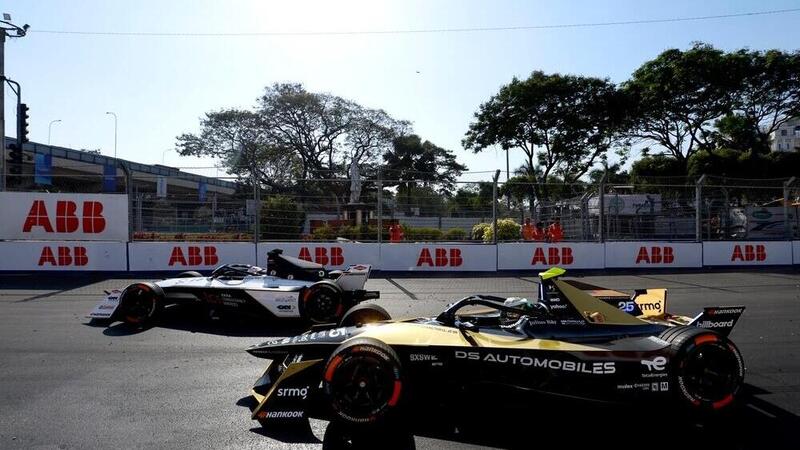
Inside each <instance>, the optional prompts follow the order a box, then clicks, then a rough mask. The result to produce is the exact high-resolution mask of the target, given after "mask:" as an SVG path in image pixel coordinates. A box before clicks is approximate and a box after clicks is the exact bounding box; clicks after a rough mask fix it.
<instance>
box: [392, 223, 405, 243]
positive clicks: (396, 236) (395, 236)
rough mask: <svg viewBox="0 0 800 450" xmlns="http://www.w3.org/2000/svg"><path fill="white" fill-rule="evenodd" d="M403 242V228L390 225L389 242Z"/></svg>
mask: <svg viewBox="0 0 800 450" xmlns="http://www.w3.org/2000/svg"><path fill="white" fill-rule="evenodd" d="M402 240H403V227H402V226H401V225H400V224H399V223H396V224H393V225H389V241H390V242H400V241H402Z"/></svg>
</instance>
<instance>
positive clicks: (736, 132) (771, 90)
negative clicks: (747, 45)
mask: <svg viewBox="0 0 800 450" xmlns="http://www.w3.org/2000/svg"><path fill="white" fill-rule="evenodd" d="M728 60H729V64H728V65H729V67H730V71H731V72H732V73H734V74H735V75H736V79H737V82H738V86H737V87H736V89H734V90H733V92H732V95H733V104H734V109H735V111H736V113H735V115H729V116H726V117H724V118H722V119H721V120H720V121H719V122H718V123H717V125H716V126H717V129H718V130H719V133H720V135H721V137H722V138H723V139H722V141H721V142H719V143H718V144H717V145H718V146H724V147H728V148H734V149H746V150H750V149H752V150H754V151H756V152H758V153H768V152H769V136H770V134H771V133H772V132H774V131H776V130H777V129H778V127H780V126H781V125H782V124H783V123H784V122H786V121H787V120H789V119H791V118H792V117H795V116H798V115H800V51H795V52H792V53H787V52H783V51H780V50H768V51H749V50H745V49H742V50H739V51H737V52H733V53H731V54H729V55H728Z"/></svg>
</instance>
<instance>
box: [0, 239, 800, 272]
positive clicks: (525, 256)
mask: <svg viewBox="0 0 800 450" xmlns="http://www.w3.org/2000/svg"><path fill="white" fill-rule="evenodd" d="M274 248H282V249H283V250H284V252H285V253H286V254H288V255H292V256H296V257H299V258H301V259H305V260H309V261H315V262H318V263H320V264H324V265H326V266H327V267H329V268H344V267H347V266H348V265H350V264H372V265H373V268H374V269H376V270H384V271H421V272H438V271H478V272H496V271H503V270H529V269H530V270H542V269H546V268H548V267H552V266H560V267H564V268H567V269H570V268H572V269H605V268H627V269H651V268H701V267H708V266H770V265H792V264H800V241H758V242H753V241H723V242H702V243H700V242H668V241H663V242H649V241H648V242H644V241H627V242H623V241H617V242H603V243H589V242H577V243H558V244H547V243H532V242H517V243H499V244H468V243H463V242H462V243H454V242H418V243H396V244H391V243H381V244H379V243H355V242H333V243H313V242H291V243H290V242H261V243H259V244H253V243H246V242H225V243H222V242H194V243H188V242H128V243H125V242H91V241H4V242H0V255H2V257H0V271H38V270H48V271H111V272H123V271H136V272H141V271H184V270H201V271H202V270H211V269H213V268H214V267H216V266H218V265H220V264H224V263H246V264H254V265H262V266H263V265H266V255H267V252H268V251H269V250H272V249H274Z"/></svg>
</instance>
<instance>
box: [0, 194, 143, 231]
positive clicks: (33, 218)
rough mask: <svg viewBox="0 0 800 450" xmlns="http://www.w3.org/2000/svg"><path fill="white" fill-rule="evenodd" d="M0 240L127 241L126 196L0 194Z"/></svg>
mask: <svg viewBox="0 0 800 450" xmlns="http://www.w3.org/2000/svg"><path fill="white" fill-rule="evenodd" d="M0 205H3V213H2V214H0V240H76V241H119V242H125V241H127V240H128V196H127V195H117V194H48V193H39V192H0Z"/></svg>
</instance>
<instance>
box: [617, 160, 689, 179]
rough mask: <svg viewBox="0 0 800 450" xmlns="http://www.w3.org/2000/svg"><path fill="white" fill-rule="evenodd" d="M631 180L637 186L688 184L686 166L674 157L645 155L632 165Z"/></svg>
mask: <svg viewBox="0 0 800 450" xmlns="http://www.w3.org/2000/svg"><path fill="white" fill-rule="evenodd" d="M630 178H631V182H633V183H635V184H676V183H677V184H682V183H684V182H686V166H685V165H684V163H682V162H681V161H680V160H678V159H677V158H674V157H672V156H668V155H663V154H657V155H645V156H644V157H643V158H641V159H639V160H637V161H635V162H634V163H633V164H632V165H631V176H630Z"/></svg>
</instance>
